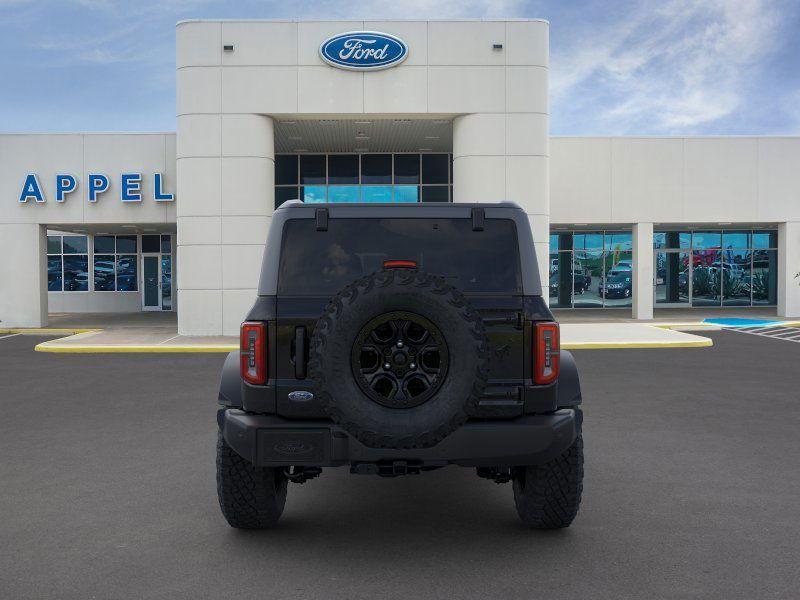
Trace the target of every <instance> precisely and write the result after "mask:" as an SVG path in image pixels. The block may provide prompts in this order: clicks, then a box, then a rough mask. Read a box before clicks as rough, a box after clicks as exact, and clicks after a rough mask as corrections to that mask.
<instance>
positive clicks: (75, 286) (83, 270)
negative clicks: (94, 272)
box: [64, 255, 89, 292]
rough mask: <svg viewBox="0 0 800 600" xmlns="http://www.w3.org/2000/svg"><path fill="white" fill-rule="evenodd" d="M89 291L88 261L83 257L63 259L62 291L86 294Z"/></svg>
mask: <svg viewBox="0 0 800 600" xmlns="http://www.w3.org/2000/svg"><path fill="white" fill-rule="evenodd" d="M88 289H89V260H88V258H87V257H86V255H83V256H65V257H64V291H65V292H86V291H88Z"/></svg>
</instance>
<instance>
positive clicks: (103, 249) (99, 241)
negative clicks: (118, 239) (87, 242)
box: [94, 235, 115, 254]
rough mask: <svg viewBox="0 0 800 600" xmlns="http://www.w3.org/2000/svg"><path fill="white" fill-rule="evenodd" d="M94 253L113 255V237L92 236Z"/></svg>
mask: <svg viewBox="0 0 800 600" xmlns="http://www.w3.org/2000/svg"><path fill="white" fill-rule="evenodd" d="M94 252H95V254H114V252H115V249H114V236H113V235H96V236H94Z"/></svg>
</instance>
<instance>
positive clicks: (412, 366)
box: [408, 363, 417, 369]
mask: <svg viewBox="0 0 800 600" xmlns="http://www.w3.org/2000/svg"><path fill="white" fill-rule="evenodd" d="M408 366H409V367H410V368H412V369H416V368H417V365H416V364H414V363H411V364H410V365H408Z"/></svg>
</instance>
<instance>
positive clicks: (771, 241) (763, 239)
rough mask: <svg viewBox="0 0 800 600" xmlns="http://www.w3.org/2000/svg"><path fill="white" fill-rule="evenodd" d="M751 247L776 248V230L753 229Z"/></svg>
mask: <svg viewBox="0 0 800 600" xmlns="http://www.w3.org/2000/svg"><path fill="white" fill-rule="evenodd" d="M753 247H754V248H777V247H778V232H777V231H754V232H753Z"/></svg>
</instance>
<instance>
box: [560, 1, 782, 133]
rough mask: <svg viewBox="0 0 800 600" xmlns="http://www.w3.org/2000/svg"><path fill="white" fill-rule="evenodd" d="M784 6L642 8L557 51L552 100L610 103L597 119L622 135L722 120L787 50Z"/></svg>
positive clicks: (769, 3) (770, 3) (726, 4)
mask: <svg viewBox="0 0 800 600" xmlns="http://www.w3.org/2000/svg"><path fill="white" fill-rule="evenodd" d="M781 8H782V7H781V6H780V5H779V4H778V3H777V2H774V1H771V0H707V1H704V2H689V1H686V0H671V1H669V2H665V3H663V4H661V5H659V7H658V8H656V9H653V8H649V7H647V6H646V5H644V4H639V5H637V6H636V7H635V8H634V9H633V10H632V11H631V12H630V14H629V15H628V16H627V17H626V18H625V19H622V20H620V21H619V22H610V23H608V24H607V25H605V26H604V27H602V28H601V29H600V30H599V31H595V33H594V35H592V36H590V37H587V38H585V39H583V40H579V41H578V42H576V43H575V44H574V45H572V46H571V47H567V48H565V49H564V51H563V52H559V51H558V50H557V51H555V52H554V56H553V59H552V71H551V73H552V87H551V92H552V95H553V104H554V105H555V106H563V107H567V106H568V105H569V103H576V104H577V105H580V106H586V105H589V104H590V103H591V104H593V105H594V106H601V107H603V108H601V109H600V110H597V112H596V114H595V118H596V120H597V123H598V124H603V125H604V126H605V128H606V129H613V130H615V131H616V132H617V133H630V132H642V131H648V132H652V133H673V132H678V131H680V132H687V131H692V130H693V129H694V128H698V127H701V126H703V125H705V124H709V123H713V122H715V121H718V120H719V119H723V118H725V117H727V116H729V115H731V114H732V113H734V111H736V110H737V109H739V108H740V106H741V105H742V103H743V102H744V100H745V99H746V98H747V96H748V81H749V79H750V76H751V75H752V74H753V71H754V70H756V69H758V67H759V64H760V63H761V61H763V60H764V59H765V58H766V57H767V56H769V55H770V53H772V52H773V51H774V50H775V49H776V48H777V47H778V46H779V44H780V41H781V36H780V35H779V33H780V30H781V28H782V26H783V23H784V20H783V16H785V13H786V11H785V10H781ZM576 97H579V100H577V101H576ZM566 110H569V109H568V108H567V109H566Z"/></svg>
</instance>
